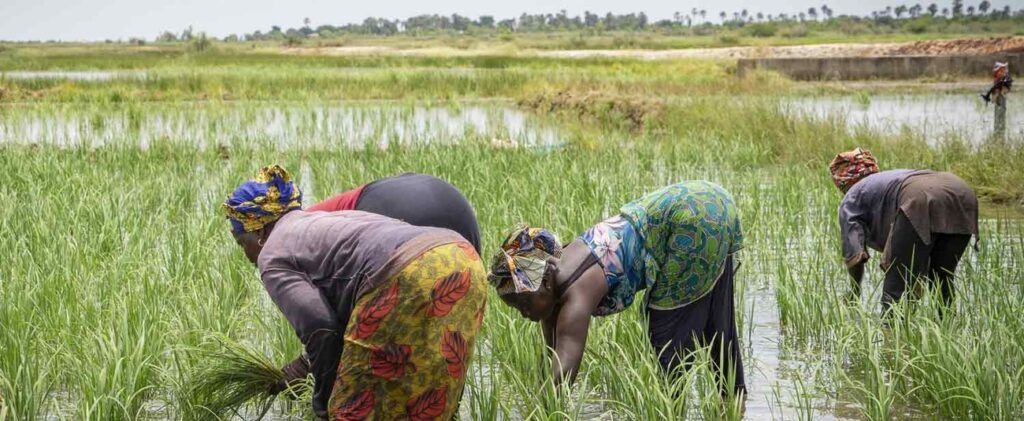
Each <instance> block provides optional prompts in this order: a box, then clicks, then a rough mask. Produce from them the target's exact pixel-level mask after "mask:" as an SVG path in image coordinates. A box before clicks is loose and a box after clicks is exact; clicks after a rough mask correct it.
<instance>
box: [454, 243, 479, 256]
mask: <svg viewBox="0 0 1024 421" xmlns="http://www.w3.org/2000/svg"><path fill="white" fill-rule="evenodd" d="M457 245H458V247H459V248H460V249H462V252H463V253H466V256H469V257H470V258H472V259H474V260H475V259H479V258H480V256H479V255H477V254H476V249H474V248H473V245H471V244H469V243H466V242H460V243H458V244H457Z"/></svg>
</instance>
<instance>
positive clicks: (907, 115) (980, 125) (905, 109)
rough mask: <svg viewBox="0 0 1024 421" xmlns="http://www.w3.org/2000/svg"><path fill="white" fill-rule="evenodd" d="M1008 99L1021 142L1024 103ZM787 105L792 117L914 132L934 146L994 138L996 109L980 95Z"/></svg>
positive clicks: (1010, 126)
mask: <svg viewBox="0 0 1024 421" xmlns="http://www.w3.org/2000/svg"><path fill="white" fill-rule="evenodd" d="M1009 101H1010V102H1009V104H1008V106H1007V113H1006V114H1007V115H1006V119H1007V122H1006V131H1007V135H1008V136H1009V137H1010V138H1017V139H1020V138H1022V137H1024V103H1016V104H1015V103H1014V98H1012V97H1010V98H1009ZM788 105H789V107H791V108H790V112H792V113H796V114H805V115H812V116H815V117H818V118H838V119H840V120H841V121H842V122H843V123H845V124H846V126H847V127H848V128H849V129H851V130H858V129H862V128H866V129H869V130H872V131H875V132H879V133H886V134H890V135H899V134H901V133H914V134H915V135H919V136H923V137H924V139H925V140H927V141H928V142H929V143H930V144H932V145H936V144H939V143H941V142H943V141H946V140H951V139H953V140H960V139H963V140H966V141H968V142H969V143H972V144H975V145H977V144H980V143H983V142H985V141H986V140H988V139H989V137H990V136H991V133H992V128H993V122H994V119H995V107H994V106H993V105H992V104H987V105H986V104H985V103H984V102H983V101H982V100H981V98H980V97H979V96H978V95H976V94H956V95H953V94H946V95H871V96H868V95H863V96H844V97H809V98H799V99H794V100H792V101H791V102H789V104H788Z"/></svg>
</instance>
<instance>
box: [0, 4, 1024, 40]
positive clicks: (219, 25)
mask: <svg viewBox="0 0 1024 421" xmlns="http://www.w3.org/2000/svg"><path fill="white" fill-rule="evenodd" d="M978 2H980V0H977V1H974V0H967V1H965V4H966V5H977V3H978ZM914 3H918V2H917V1H900V0H830V1H824V0H790V1H785V0H762V1H754V0H716V1H707V0H704V1H695V0H679V1H664V0H630V1H623V0H519V1H508V0H501V1H493V0H433V1H423V0H368V1H367V0H364V1H351V0H292V1H272V0H0V40H15V41H23V40H49V39H57V40H65V41H73V40H103V39H127V38H128V37H133V36H135V37H144V38H146V39H152V38H153V37H155V36H156V35H157V34H159V33H160V32H162V31H163V30H172V31H174V32H180V31H181V29H183V28H185V27H187V26H189V25H192V26H193V27H194V28H195V30H196V31H197V32H198V31H206V32H207V33H209V34H212V35H215V36H218V37H220V36H225V35H228V34H232V33H238V34H241V33H246V32H252V31H253V30H257V29H259V30H266V29H269V28H270V26H271V25H280V26H281V27H284V28H288V27H299V26H301V25H302V19H303V18H305V17H309V18H310V19H312V21H313V26H316V25H318V24H344V23H351V22H360V21H362V20H363V19H364V18H366V17H369V16H374V17H386V18H392V19H393V18H406V17H409V16H413V15H417V14H424V13H440V14H452V13H458V14H460V15H464V16H470V17H474V18H475V17H477V16H480V15H494V16H495V17H496V18H498V19H502V18H508V17H514V16H518V15H519V14H520V13H523V12H527V13H555V12H557V11H558V10H560V9H566V10H568V11H569V14H570V15H576V14H582V13H583V11H584V10H589V11H591V12H595V13H600V14H604V13H606V12H614V13H628V12H641V11H642V12H644V13H647V15H648V16H649V17H650V18H651V20H652V21H653V20H657V19H663V18H670V17H671V16H672V13H673V12H676V11H681V12H683V13H687V11H689V10H691V9H692V8H694V7H697V8H699V9H705V10H707V11H708V17H709V19H710V18H711V16H715V17H716V20H717V16H718V12H720V11H726V12H729V14H730V15H731V14H732V12H733V11H738V10H741V9H744V8H746V9H747V10H749V11H750V12H751V13H756V12H758V11H761V12H765V13H769V12H770V13H772V14H778V13H780V12H783V13H795V12H799V11H806V10H807V8H808V7H819V6H821V5H822V4H827V5H828V6H829V7H830V8H832V10H834V11H835V14H836V15H840V14H860V15H863V14H868V13H870V12H871V11H872V10H880V9H884V8H885V6H896V5H899V4H907V5H912V4H914ZM920 3H921V4H923V5H927V4H929V3H932V1H929V0H922V1H920ZM935 3H937V4H938V5H939V6H940V7H949V4H950V3H952V1H951V0H950V1H944V0H940V1H935ZM991 3H992V4H993V5H994V6H995V7H996V8H1002V7H1003V6H1004V5H1010V6H1011V7H1012V8H1013V9H1014V10H1017V9H1020V8H1022V7H1024V0H995V1H991ZM966 5H965V7H966Z"/></svg>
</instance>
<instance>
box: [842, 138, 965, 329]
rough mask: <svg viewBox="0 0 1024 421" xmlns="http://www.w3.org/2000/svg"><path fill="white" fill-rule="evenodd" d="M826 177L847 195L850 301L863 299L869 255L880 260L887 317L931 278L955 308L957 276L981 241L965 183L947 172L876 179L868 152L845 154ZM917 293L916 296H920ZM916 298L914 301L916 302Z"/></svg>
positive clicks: (845, 235) (844, 233)
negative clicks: (970, 245) (922, 280)
mask: <svg viewBox="0 0 1024 421" xmlns="http://www.w3.org/2000/svg"><path fill="white" fill-rule="evenodd" d="M829 169H830V171H831V173H832V180H833V181H834V182H835V185H836V187H838V188H839V191H841V192H843V193H844V194H845V196H843V200H842V202H841V203H840V204H839V228H840V232H841V235H842V242H843V258H844V259H845V261H846V267H847V269H848V270H849V272H850V276H851V277H852V278H853V291H852V292H851V295H850V298H851V299H856V298H857V297H859V296H860V284H861V279H862V278H863V277H864V264H865V262H867V260H868V251H867V248H868V247H870V248H873V249H875V250H878V251H880V252H882V258H881V267H882V269H883V270H885V280H884V284H883V287H882V312H883V314H888V312H889V309H890V307H892V305H893V304H894V303H896V302H899V301H900V299H902V297H903V295H904V293H905V292H906V291H907V289H908V287H919V286H920V285H918V284H917V281H918V279H919V278H922V277H926V278H928V279H929V280H930V283H931V285H932V286H933V287H936V288H939V291H940V293H941V296H942V301H943V304H944V305H946V306H948V305H949V304H950V303H952V300H953V290H954V288H953V273H954V272H955V271H956V267H957V264H958V263H959V262H960V258H961V257H962V256H963V254H964V250H966V249H967V245H968V243H970V240H971V236H972V235H973V236H977V235H978V198H977V196H975V194H974V190H972V189H971V188H970V187H969V186H968V185H967V183H965V182H964V181H963V180H961V179H960V178H959V177H957V176H955V175H953V174H951V173H946V172H932V171H927V170H907V169H902V170H889V171H881V172H879V171H878V165H877V163H876V160H875V157H874V156H873V155H871V152H869V151H867V150H864V149H861V148H857V149H855V150H852V151H848V152H843V153H840V154H839V155H837V156H836V157H835V159H833V160H832V163H831V165H829ZM915 289H917V288H915ZM915 295H916V294H915Z"/></svg>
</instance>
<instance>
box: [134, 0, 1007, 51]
mask: <svg viewBox="0 0 1024 421" xmlns="http://www.w3.org/2000/svg"><path fill="white" fill-rule="evenodd" d="M716 18H717V19H716ZM1021 18H1024V8H1022V9H1019V10H1016V11H1014V10H1012V8H1011V7H1010V6H1009V5H1006V6H1004V7H1002V8H995V7H993V6H992V4H991V3H990V2H989V1H988V0H983V1H981V2H979V3H978V4H977V5H965V4H964V2H963V0H953V1H952V2H951V3H950V4H949V5H948V6H940V5H939V4H938V3H928V4H921V3H916V4H913V5H906V4H902V5H898V6H895V7H893V6H889V7H886V8H884V9H881V10H876V11H872V12H871V13H870V14H869V15H862V16H857V15H845V14H843V15H836V14H835V12H834V10H833V9H832V8H831V7H829V6H828V5H827V4H823V5H821V6H820V7H809V8H807V10H802V11H799V12H797V13H777V14H771V13H767V14H766V13H763V12H751V11H749V10H747V9H742V10H739V11H734V12H731V13H727V12H725V11H719V12H717V13H709V12H708V10H706V9H699V8H692V9H691V10H690V11H688V12H676V13H674V14H673V16H672V18H671V19H660V20H656V21H653V22H652V21H651V20H650V19H649V18H648V16H647V15H646V14H645V13H643V12H639V13H628V14H614V13H610V12H609V13H606V14H604V15H599V14H596V13H591V12H589V11H586V12H584V13H583V15H576V16H570V15H569V14H568V13H567V12H566V11H565V10H561V11H559V12H558V13H553V14H552V13H548V14H528V13H523V14H521V15H519V16H518V17H515V18H508V19H501V20H498V19H496V18H495V17H494V16H491V15H483V16H479V17H477V18H475V19H474V18H470V17H467V16H462V15H459V14H452V15H439V14H425V15H418V16H412V17H409V18H407V19H385V18H376V17H368V18H366V19H364V20H363V21H362V22H360V23H350V24H345V25H330V24H322V25H318V26H316V27H313V25H312V20H311V19H310V18H305V19H304V20H303V25H302V26H300V27H297V28H287V29H283V28H282V27H281V26H276V25H275V26H272V27H271V29H270V30H269V31H266V32H263V31H259V30H257V31H254V32H252V33H248V34H242V35H240V36H239V35H229V36H226V37H224V38H223V39H222V40H223V41H228V42H234V41H267V40H278V41H285V42H290V43H296V44H298V43H301V42H302V40H304V39H311V38H324V39H330V38H337V37H341V36H346V35H371V36H391V35H412V36H415V35H429V34H444V33H471V34H472V33H488V32H500V33H510V34H511V33H532V32H559V31H591V32H595V33H599V32H602V31H643V30H666V31H673V30H675V31H676V32H677V33H678V32H679V31H680V30H682V31H683V32H682V33H679V34H680V35H686V34H692V35H708V34H712V33H715V31H716V30H721V29H745V32H746V33H747V34H748V35H751V36H773V35H776V33H777V32H778V29H779V27H780V26H787V25H788V26H792V25H819V26H820V25H823V24H832V26H835V27H836V28H833V29H837V30H838V31H839V32H845V33H850V34H851V35H856V34H857V33H858V32H860V33H865V32H877V30H876V31H872V30H871V28H883V29H885V28H888V32H895V31H898V30H900V29H902V30H904V31H907V32H912V33H920V32H925V31H927V30H928V28H929V25H932V24H934V23H935V22H937V21H946V22H957V21H966V22H970V21H994V20H1010V19H1014V20H1018V19H1021ZM844 25H845V27H844ZM858 25H859V26H858ZM803 31H804V32H800V31H799V30H798V31H789V32H784V33H783V35H787V36H788V35H794V34H795V35H796V36H805V35H806V28H804V29H803ZM200 38H201V39H206V38H207V36H206V35H205V34H204V33H201V32H200V33H196V32H194V31H193V29H192V28H191V27H189V28H187V29H186V30H184V31H182V32H181V33H175V32H171V31H164V32H163V33H161V34H160V35H158V36H157V37H156V39H155V40H156V41H157V42H175V41H195V40H196V39H200ZM132 42H135V43H141V42H144V41H142V40H140V39H138V38H135V39H133V41H132Z"/></svg>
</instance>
